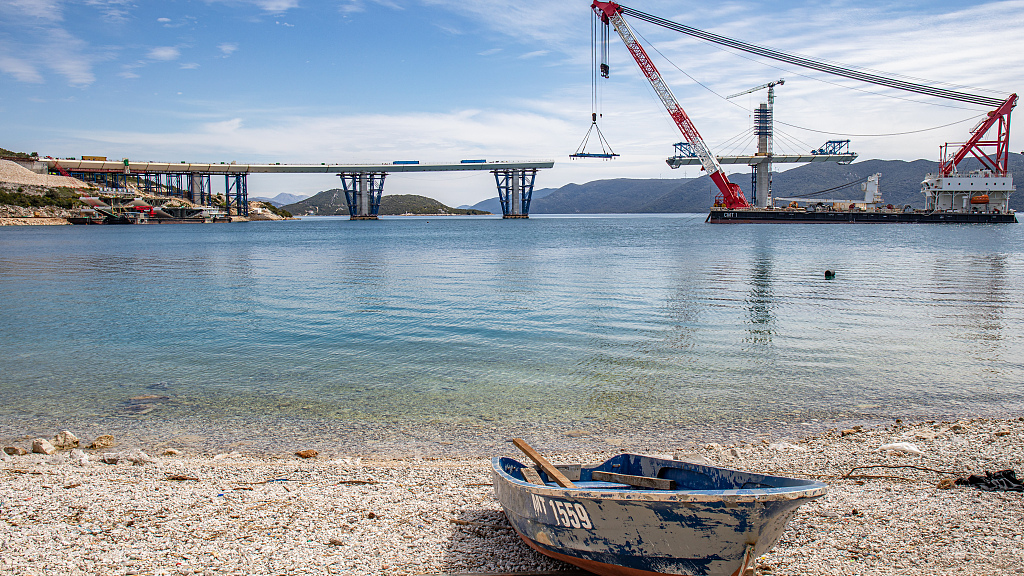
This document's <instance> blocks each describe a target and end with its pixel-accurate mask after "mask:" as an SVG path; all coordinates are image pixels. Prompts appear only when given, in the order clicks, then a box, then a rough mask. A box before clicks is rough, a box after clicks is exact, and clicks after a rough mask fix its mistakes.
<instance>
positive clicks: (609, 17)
mask: <svg viewBox="0 0 1024 576" xmlns="http://www.w3.org/2000/svg"><path fill="white" fill-rule="evenodd" d="M590 7H591V9H592V10H593V11H594V13H595V14H596V15H597V16H598V17H599V18H600V19H601V22H602V23H603V24H604V25H605V26H606V27H607V26H608V24H609V23H610V24H611V25H612V26H614V27H615V31H616V32H618V33H619V37H620V38H622V42H623V43H624V44H625V45H626V48H627V49H628V50H629V53H630V54H631V55H632V56H633V59H634V60H636V63H637V65H638V66H639V67H640V70H641V71H642V72H643V73H644V75H645V76H647V80H648V81H649V82H650V83H651V86H652V87H653V88H654V91H655V92H656V93H657V94H658V98H660V99H661V103H662V104H664V105H665V109H666V110H668V113H669V116H671V117H672V120H673V121H674V122H675V123H676V126H677V127H678V128H679V131H680V132H682V133H683V137H684V138H686V141H687V142H689V143H690V146H691V147H692V148H693V151H694V152H696V154H697V157H698V158H700V163H701V166H702V167H703V168H704V171H705V172H707V173H708V176H710V177H711V181H712V182H714V183H715V186H717V187H718V190H719V192H720V193H721V196H722V204H724V205H725V207H726V208H747V207H748V206H750V204H749V203H747V199H746V197H745V196H744V195H743V190H742V189H741V188H740V186H739V184H734V183H732V182H730V181H729V177H728V176H726V175H725V170H723V169H722V166H721V164H719V163H718V160H717V159H716V158H715V155H714V154H712V153H711V149H710V148H708V145H707V144H705V143H704V139H703V138H701V135H700V132H698V131H697V127H696V126H694V125H693V121H692V120H690V117H689V116H687V114H686V111H685V110H683V107H682V106H680V105H679V102H678V101H677V100H676V97H675V96H674V95H673V94H672V90H670V89H669V87H668V84H666V83H665V80H664V79H663V78H662V77H661V73H660V72H658V68H657V67H656V66H655V65H654V62H652V61H651V58H650V56H648V55H647V52H645V51H644V49H643V46H641V45H640V43H639V42H638V41H637V39H636V37H635V36H634V35H633V30H632V29H630V27H629V24H627V23H626V21H625V20H623V19H622V6H620V5H618V4H616V3H615V2H598V1H595V2H594V3H593V4H591V6H590ZM605 37H607V36H605ZM601 74H602V76H606V75H607V67H606V66H605V65H604V64H603V65H602V67H601Z"/></svg>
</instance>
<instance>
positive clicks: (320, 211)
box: [283, 188, 500, 216]
mask: <svg viewBox="0 0 1024 576" xmlns="http://www.w3.org/2000/svg"><path fill="white" fill-rule="evenodd" d="M283 208H284V209H285V210H287V211H289V212H291V213H292V214H294V215H296V216H330V215H336V214H341V215H344V214H348V203H347V201H346V200H345V191H344V190H342V189H341V188H333V189H331V190H324V191H323V192H320V193H319V194H317V195H315V196H313V197H312V198H306V199H305V200H301V201H299V202H295V203H293V204H288V205H286V206H283ZM499 211H500V208H499ZM378 214H380V215H382V216H394V215H398V214H489V212H485V211H483V210H474V209H469V210H466V209H459V208H451V207H449V206H445V205H444V204H442V203H440V202H438V201H437V200H434V199H433V198H427V197H426V196H417V195H415V194H395V195H385V196H381V199H380V210H379V211H378Z"/></svg>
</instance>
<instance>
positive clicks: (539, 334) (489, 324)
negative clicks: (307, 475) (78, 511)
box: [0, 214, 1024, 452]
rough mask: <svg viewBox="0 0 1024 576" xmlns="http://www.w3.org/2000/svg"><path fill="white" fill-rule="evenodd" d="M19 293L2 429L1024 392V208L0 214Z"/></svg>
mask: <svg viewBox="0 0 1024 576" xmlns="http://www.w3.org/2000/svg"><path fill="white" fill-rule="evenodd" d="M826 269H831V270H835V271H836V278H835V279H834V280H825V278H824V271H825V270H826ZM0 302H2V311H3V313H2V316H0V397H2V400H3V401H2V402H0V437H2V438H7V439H10V438H16V437H19V436H22V435H24V434H44V435H52V434H53V433H54V432H55V431H57V430H59V429H60V428H63V427H69V426H73V427H75V430H77V431H79V432H81V433H83V434H85V435H88V434H89V433H102V432H103V431H116V432H117V433H118V434H121V435H128V436H133V435H134V436H137V437H139V438H146V439H148V441H151V442H156V440H159V439H162V440H163V441H164V443H168V444H174V443H178V444H183V445H191V446H193V447H217V448H218V449H219V448H222V447H224V446H228V447H231V446H235V447H242V448H246V447H248V448H251V449H254V450H260V449H265V448H266V447H268V446H272V445H273V443H274V441H275V438H276V439H278V440H280V438H282V437H285V438H288V439H289V440H292V439H305V440H307V441H308V442H309V443H310V445H318V446H325V445H339V446H349V447H354V449H362V450H371V451H372V450H375V449H385V448H388V447H390V448H392V449H393V448H395V447H398V446H407V447H408V446H416V450H423V451H428V452H429V451H432V450H433V451H445V450H449V449H451V450H457V449H458V448H459V447H460V446H463V445H470V444H473V443H474V442H475V443H476V444H475V445H476V446H478V447H483V448H487V447H488V446H492V445H494V444H495V443H497V442H500V441H501V440H502V439H503V438H504V437H507V435H508V434H511V433H524V434H527V433H528V432H530V431H534V432H535V433H536V434H537V435H542V436H547V437H549V438H554V437H556V436H557V437H559V438H562V439H563V441H564V439H565V437H566V434H565V432H571V434H570V435H569V437H571V438H575V437H577V436H579V437H580V438H579V439H578V442H580V443H586V442H597V443H600V442H610V443H612V444H614V445H619V444H623V445H629V444H630V442H635V438H632V437H631V434H636V435H638V437H640V436H643V437H645V438H658V437H663V438H671V439H672V441H673V442H677V441H681V440H682V439H685V438H690V437H694V438H695V437H697V436H700V433H701V432H702V431H703V432H707V431H711V430H730V429H731V430H740V431H743V432H744V433H746V434H752V433H754V432H756V431H761V430H765V429H769V428H771V427H772V426H778V425H805V426H809V425H812V424H815V423H817V424H818V425H821V426H825V425H828V423H834V422H842V421H851V420H864V421H877V420H885V419H891V418H908V419H915V418H946V417H955V416H975V415H981V416H997V415H1019V414H1021V413H1022V412H1024V226H1021V225H966V226H943V225H931V226H929V225H797V224H793V225H770V224H768V225H710V224H705V223H704V215H703V214H701V215H670V216H650V215H644V216H607V217H600V216H596V217H578V216H566V217H555V216H549V217H544V216H535V217H532V218H531V219H529V220H524V221H502V220H501V219H500V218H484V217H466V218H462V217H447V218H442V217H436V218H422V217H416V218H388V219H384V220H381V221H378V222H350V221H348V220H347V219H340V218H312V219H303V220H301V221H290V222H254V223H246V224H230V225H181V226H93V227H84V226H82V227H79V226H65V227H4V228H0ZM572 431H577V432H572ZM584 433H585V434H586V435H584ZM527 435H528V434H527ZM439 439H443V440H444V442H438V440H439ZM574 441H576V440H574ZM449 442H451V444H450V443H449ZM541 443H543V442H541ZM446 447H451V448H446Z"/></svg>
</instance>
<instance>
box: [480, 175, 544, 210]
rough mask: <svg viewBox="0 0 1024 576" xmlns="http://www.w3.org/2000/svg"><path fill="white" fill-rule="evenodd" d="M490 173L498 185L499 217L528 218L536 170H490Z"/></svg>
mask: <svg viewBox="0 0 1024 576" xmlns="http://www.w3.org/2000/svg"><path fill="white" fill-rule="evenodd" d="M491 173H492V174H494V182H495V184H497V185H498V201H499V202H501V217H502V218H505V219H508V218H529V217H530V202H531V201H532V200H533V183H534V181H535V180H536V178H537V169H536V168H522V169H508V170H492V171H491Z"/></svg>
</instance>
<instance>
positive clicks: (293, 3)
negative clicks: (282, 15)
mask: <svg viewBox="0 0 1024 576" xmlns="http://www.w3.org/2000/svg"><path fill="white" fill-rule="evenodd" d="M252 3H253V4H255V5H257V6H259V7H260V8H262V9H263V10H266V11H267V12H285V11H287V10H291V9H292V8H298V7H299V0H252Z"/></svg>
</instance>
